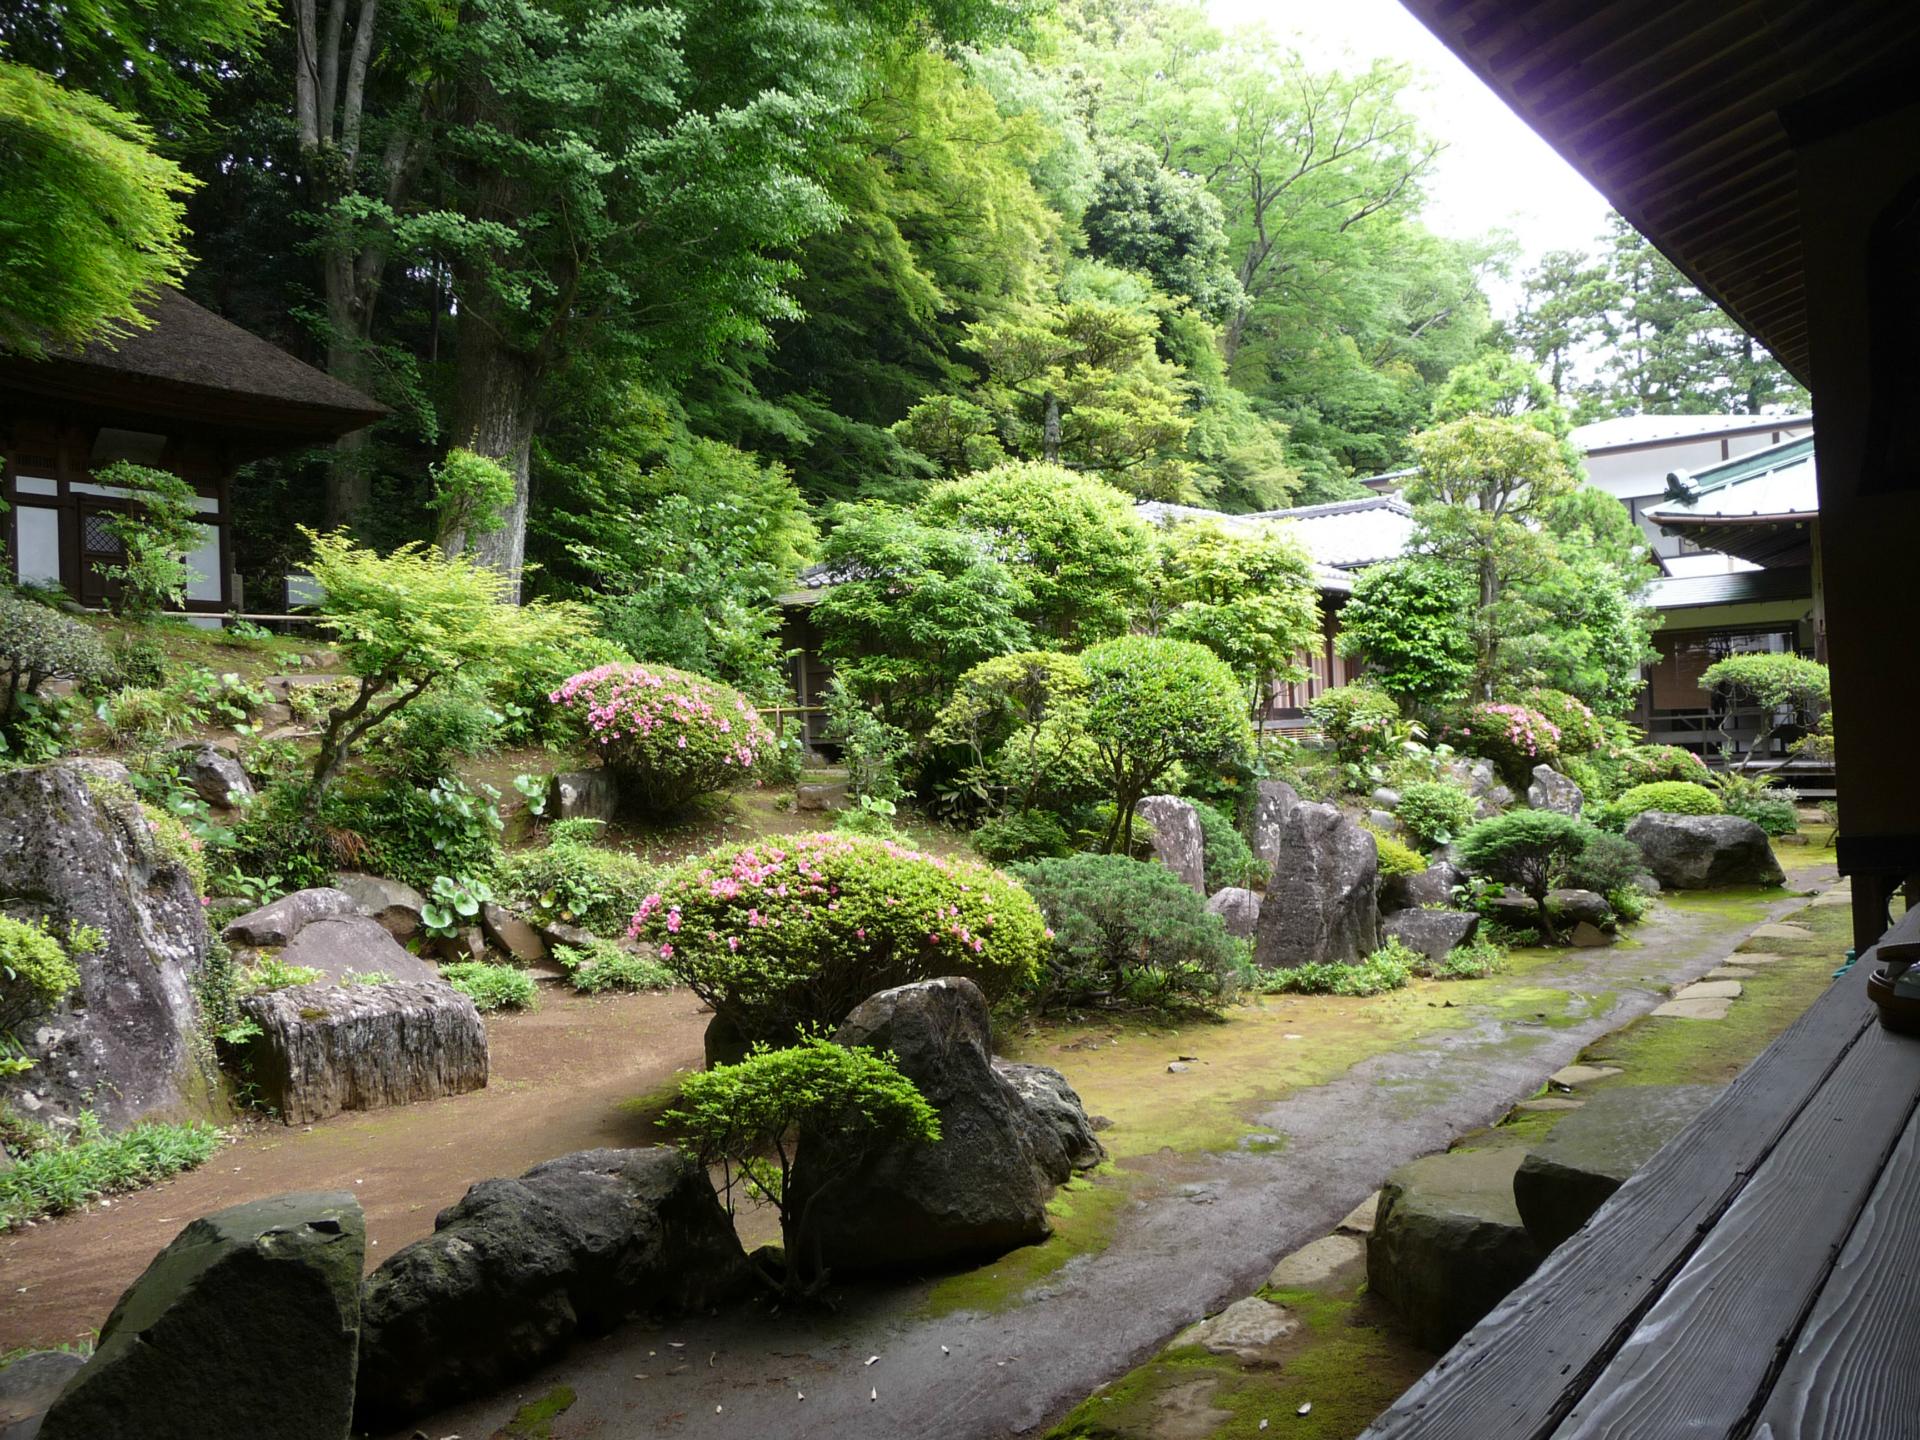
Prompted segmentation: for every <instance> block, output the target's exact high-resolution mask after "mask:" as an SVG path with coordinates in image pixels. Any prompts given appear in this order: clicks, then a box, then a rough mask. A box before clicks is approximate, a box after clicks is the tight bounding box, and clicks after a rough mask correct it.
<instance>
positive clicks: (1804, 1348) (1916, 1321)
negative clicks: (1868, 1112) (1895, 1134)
mask: <svg viewBox="0 0 1920 1440" xmlns="http://www.w3.org/2000/svg"><path fill="white" fill-rule="evenodd" d="M1916 1239H1920V1114H1917V1115H1915V1116H1914V1117H1911V1118H1909V1119H1908V1121H1907V1128H1906V1132H1905V1133H1904V1134H1903V1135H1902V1136H1901V1137H1900V1144H1899V1147H1898V1148H1897V1149H1896V1150H1895V1151H1894V1152H1893V1156H1892V1158H1891V1159H1889V1160H1888V1162H1887V1168H1886V1169H1885V1170H1884V1171H1883V1172H1882V1173H1881V1176H1880V1183H1879V1184H1878V1185H1877V1186H1875V1187H1874V1191H1873V1194H1872V1195H1871V1196H1870V1197H1869V1198H1868V1200H1867V1204H1866V1207H1865V1208H1864V1209H1863V1210H1862V1211H1861V1212H1860V1218H1859V1219H1858V1220H1857V1221H1856V1222H1855V1224H1854V1229H1853V1234H1852V1235H1851V1236H1849V1237H1848V1239H1847V1244H1846V1248H1845V1249H1843V1250H1842V1251H1841V1252H1840V1259H1839V1262H1838V1263H1837V1264H1836V1265H1835V1266H1834V1267H1833V1271H1832V1273H1831V1274H1830V1275H1828V1276H1827V1283H1826V1285H1825V1287H1824V1288H1823V1289H1822V1290H1821V1292H1820V1299H1819V1302H1818V1303H1817V1304H1816V1305H1815V1306H1814V1308H1813V1313H1812V1314H1811V1315H1809V1316H1808V1317H1807V1323H1806V1324H1805V1325H1804V1326H1802V1327H1801V1330H1800V1337H1799V1339H1798V1340H1797V1341H1795V1343H1794V1347H1793V1352H1792V1354H1791V1355H1789V1356H1788V1357H1787V1362H1786V1366H1785V1368H1784V1369H1783V1370H1782V1371H1781V1373H1780V1377H1779V1379H1778V1380H1776V1381H1775V1382H1774V1386H1773V1392H1772V1394H1771V1395H1770V1396H1769V1397H1768V1399H1767V1403H1766V1408H1765V1409H1764V1410H1762V1411H1761V1414H1760V1423H1759V1427H1758V1428H1757V1429H1756V1430H1755V1431H1754V1436H1755V1440H1825V1437H1829V1436H1843V1435H1871V1436H1874V1437H1875V1440H1920V1368H1916V1367H1915V1365H1914V1363H1913V1358H1914V1357H1913V1341H1914V1336H1915V1335H1916V1334H1920V1249H1916V1247H1915V1241H1916Z"/></svg>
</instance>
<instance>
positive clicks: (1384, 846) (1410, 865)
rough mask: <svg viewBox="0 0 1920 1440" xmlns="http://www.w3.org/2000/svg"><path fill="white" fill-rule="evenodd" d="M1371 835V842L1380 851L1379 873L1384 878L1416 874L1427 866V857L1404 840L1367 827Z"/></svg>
mask: <svg viewBox="0 0 1920 1440" xmlns="http://www.w3.org/2000/svg"><path fill="white" fill-rule="evenodd" d="M1367 828H1368V830H1369V831H1370V832H1371V834H1372V835H1373V843H1374V846H1375V848H1376V849H1378V851H1379V852H1380V874H1381V877H1382V878H1383V879H1384V878H1385V877H1387V876H1391V875H1418V874H1420V873H1421V872H1422V871H1424V870H1425V869H1426V868H1427V857H1426V856H1424V855H1422V854H1421V853H1420V852H1419V851H1418V850H1416V849H1414V848H1413V847H1412V846H1411V845H1409V844H1407V843H1406V842H1405V841H1404V840H1399V839H1396V838H1395V837H1394V836H1392V835H1388V834H1385V833H1384V832H1382V831H1379V830H1374V829H1373V827H1372V826H1368V827H1367Z"/></svg>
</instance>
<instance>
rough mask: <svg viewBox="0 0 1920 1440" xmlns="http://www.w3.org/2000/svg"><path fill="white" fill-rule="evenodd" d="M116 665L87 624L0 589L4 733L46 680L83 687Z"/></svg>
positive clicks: (99, 679)
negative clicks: (67, 681) (65, 682)
mask: <svg viewBox="0 0 1920 1440" xmlns="http://www.w3.org/2000/svg"><path fill="white" fill-rule="evenodd" d="M112 671H113V661H112V660H111V658H110V657H109V656H108V655H107V650H106V647H105V646H104V645H102V644H101V643H100V639H99V637H98V636H97V635H95V634H94V632H93V631H92V630H91V629H90V628H88V627H87V626H85V625H83V624H81V623H80V622H79V621H78V620H75V619H74V618H72V617H71V616H69V615H62V614H61V613H60V612H59V611H58V610H55V609H53V608H52V607H50V606H47V605H39V604H35V603H34V602H33V601H31V600H29V599H27V598H26V597H25V596H23V595H17V594H15V593H14V592H13V591H11V590H4V589H0V735H4V734H5V733H6V732H7V731H8V729H9V728H10V727H11V726H12V725H13V723H14V721H15V718H16V715H17V714H20V713H22V712H23V711H24V709H25V708H26V706H28V705H29V704H30V703H31V702H32V700H33V699H34V697H35V692H36V691H38V690H39V688H40V686H41V685H42V684H44V683H45V682H46V681H48V680H56V679H58V680H73V681H75V682H76V683H77V684H79V685H80V686H81V687H82V688H89V687H92V686H95V685H98V684H100V683H102V682H103V681H105V680H106V679H107V678H108V677H109V676H110V675H111V674H112Z"/></svg>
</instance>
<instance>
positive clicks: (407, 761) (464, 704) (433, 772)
mask: <svg viewBox="0 0 1920 1440" xmlns="http://www.w3.org/2000/svg"><path fill="white" fill-rule="evenodd" d="M300 688H302V687H300V686H295V687H294V689H295V690H296V691H297V690H299V689H300ZM313 688H315V689H319V688H321V687H319V686H315V687H313ZM501 720H502V716H501V714H500V712H499V711H498V710H495V709H494V708H493V707H492V706H491V705H488V704H486V703H485V702H484V701H482V700H479V699H477V698H475V697H474V696H472V695H468V694H463V693H462V692H460V691H458V690H444V691H440V692H437V693H428V694H426V695H422V696H421V697H420V698H419V699H418V700H416V701H414V703H413V704H411V705H409V706H408V707H407V708H406V710H405V711H404V712H403V713H402V714H401V716H400V719H399V721H398V722H397V724H396V725H395V726H394V728H393V730H392V731H391V732H389V734H388V735H387V737H386V743H385V744H383V745H382V746H381V758H382V759H383V760H384V761H385V762H386V764H387V765H388V767H389V768H391V769H393V770H395V771H397V772H398V773H399V774H402V775H405V776H406V777H407V778H408V779H410V780H413V781H415V782H417V783H420V784H430V783H431V782H433V781H434V780H437V779H439V778H440V777H441V776H442V775H449V774H451V773H453V768H454V763H455V762H456V761H459V760H464V759H466V758H468V757H470V756H473V755H480V754H483V753H485V752H486V751H488V750H490V749H492V748H493V746H494V745H495V743H496V742H497V741H498V740H499V737H500V725H501Z"/></svg>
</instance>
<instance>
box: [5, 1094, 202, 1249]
mask: <svg viewBox="0 0 1920 1440" xmlns="http://www.w3.org/2000/svg"><path fill="white" fill-rule="evenodd" d="M222 1138H223V1136H222V1133H221V1132H220V1131H219V1130H217V1129H215V1128H214V1127H213V1126H212V1125H208V1124H206V1123H204V1122H203V1121H191V1122H189V1123H187V1124H184V1125H175V1124H167V1123H164V1122H161V1121H157V1120H149V1121H142V1122H141V1123H140V1124H138V1125H135V1126H134V1127H133V1128H132V1129H130V1130H127V1131H124V1132H122V1133H121V1134H119V1135H107V1134H105V1133H103V1132H102V1130H101V1128H100V1122H99V1121H98V1120H97V1119H96V1118H95V1117H94V1115H93V1113H92V1112H91V1111H83V1112H82V1113H81V1115H80V1120H79V1124H78V1125H76V1126H75V1128H74V1130H73V1133H72V1134H71V1135H70V1136H65V1137H63V1136H60V1135H58V1134H56V1133H55V1132H53V1131H52V1130H50V1129H48V1128H47V1127H45V1126H40V1125H34V1124H30V1123H27V1122H23V1121H21V1120H20V1119H19V1118H18V1117H16V1116H14V1115H13V1114H12V1113H11V1112H10V1111H0V1139H4V1140H5V1141H6V1145H7V1150H8V1152H9V1153H10V1154H11V1155H12V1156H13V1157H14V1161H15V1163H14V1165H13V1168H12V1169H10V1170H6V1171H0V1231H4V1230H10V1229H12V1228H14V1227H15V1226H18V1225H23V1224H25V1223H26V1222H27V1221H29V1220H37V1219H39V1218H40V1217H42V1216H45V1215H60V1214H64V1213H65V1212H67V1211H69V1210H77V1209H79V1208H80V1207H81V1206H82V1205H85V1204H87V1203H89V1202H90V1201H93V1200H97V1199H99V1198H100V1197H101V1196H102V1195H117V1194H120V1193H121V1192H123V1191H127V1190H138V1189H140V1188H141V1187H142V1186H144V1185H151V1184H153V1183H154V1182H155V1181H158V1180H164V1179H166V1178H167V1177H168V1176H170V1175H176V1174H178V1173H179V1172H180V1171H182V1170H191V1169H193V1168H194V1167H195V1166H196V1165H199V1164H201V1163H203V1162H204V1161H206V1160H207V1159H208V1158H209V1157H211V1156H212V1155H213V1153H214V1152H215V1151H216V1150H218V1149H219V1148H220V1142H221V1140H222Z"/></svg>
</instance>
